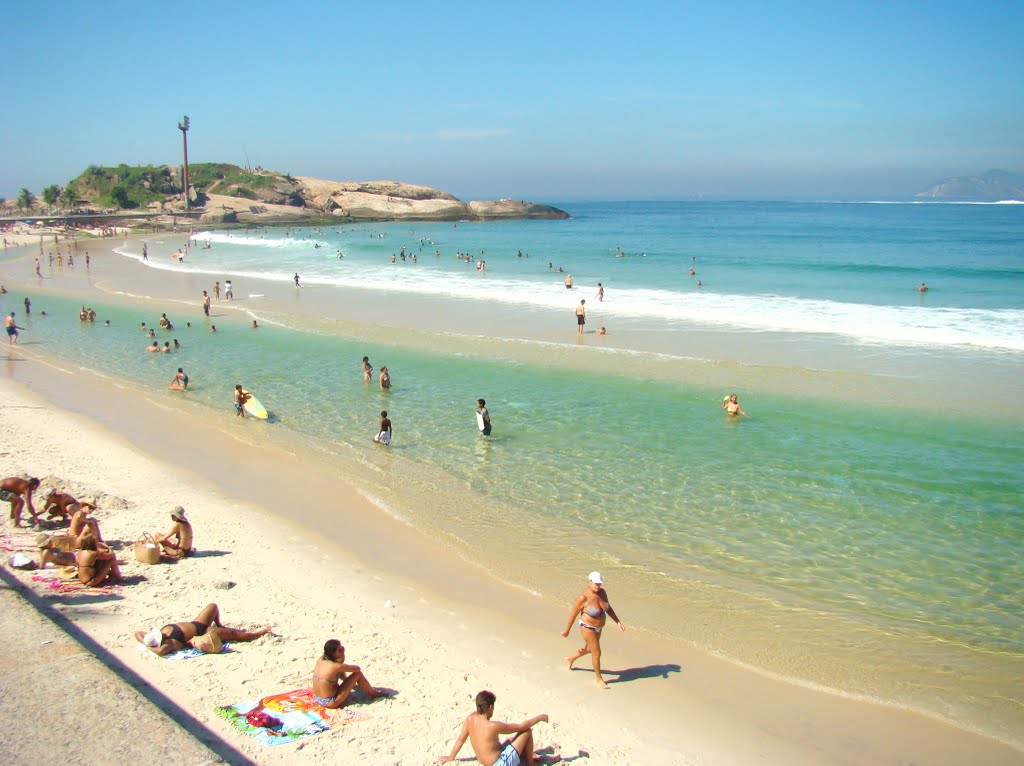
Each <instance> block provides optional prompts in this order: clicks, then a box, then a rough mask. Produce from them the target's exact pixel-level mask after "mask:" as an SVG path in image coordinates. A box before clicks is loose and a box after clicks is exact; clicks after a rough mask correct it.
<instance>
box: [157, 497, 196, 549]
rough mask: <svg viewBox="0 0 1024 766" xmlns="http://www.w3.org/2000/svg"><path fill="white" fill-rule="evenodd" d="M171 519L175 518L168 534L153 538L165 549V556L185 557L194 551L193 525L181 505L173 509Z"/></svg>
mask: <svg viewBox="0 0 1024 766" xmlns="http://www.w3.org/2000/svg"><path fill="white" fill-rule="evenodd" d="M171 519H173V520H174V526H172V527H171V531H170V532H168V533H167V534H166V535H154V536H153V539H154V540H156V542H157V543H158V544H159V545H160V547H161V548H162V549H163V553H164V555H165V556H169V557H171V558H172V559H183V558H185V556H187V555H188V554H190V553H191V552H192V525H191V524H190V523H189V521H188V519H187V518H186V516H185V509H184V508H182V507H181V506H180V505H179V506H177V507H175V508H174V509H173V510H172V511H171Z"/></svg>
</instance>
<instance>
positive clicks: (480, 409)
mask: <svg viewBox="0 0 1024 766" xmlns="http://www.w3.org/2000/svg"><path fill="white" fill-rule="evenodd" d="M476 415H477V424H478V425H480V424H481V423H482V424H483V425H480V433H482V434H483V435H484V436H490V435H491V413H489V412H488V411H487V402H485V401H484V400H483V399H477V400H476Z"/></svg>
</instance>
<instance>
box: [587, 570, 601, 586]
mask: <svg viewBox="0 0 1024 766" xmlns="http://www.w3.org/2000/svg"><path fill="white" fill-rule="evenodd" d="M587 579H588V580H590V582H592V583H597V584H598V585H600V584H601V583H603V582H604V580H602V579H601V573H600V572H591V573H590V574H588V575H587Z"/></svg>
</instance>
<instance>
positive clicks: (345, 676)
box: [313, 638, 381, 708]
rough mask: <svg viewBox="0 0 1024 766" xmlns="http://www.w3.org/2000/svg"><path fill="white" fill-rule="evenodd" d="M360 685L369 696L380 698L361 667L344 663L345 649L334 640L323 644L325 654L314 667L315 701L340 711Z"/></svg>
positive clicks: (379, 693) (379, 694)
mask: <svg viewBox="0 0 1024 766" xmlns="http://www.w3.org/2000/svg"><path fill="white" fill-rule="evenodd" d="M356 686H358V687H359V688H360V689H362V690H363V692H365V694H366V695H367V696H368V697H380V696H381V692H379V691H377V690H376V689H374V688H373V687H372V686H371V685H370V682H369V681H367V680H366V676H364V675H363V671H362V670H360V669H359V666H358V665H346V664H345V647H344V646H342V645H341V642H340V641H339V640H338V639H336V638H332V639H330V640H329V641H328V642H327V643H325V644H324V654H323V656H322V657H321V658H320V659H318V660H317V661H316V667H315V668H313V702H315V703H316V704H318V705H323V706H324V707H325V708H340V707H341V706H342V705H344V704H345V703H346V702H348V699H349V695H350V694H351V693H352V689H354V688H355V687H356Z"/></svg>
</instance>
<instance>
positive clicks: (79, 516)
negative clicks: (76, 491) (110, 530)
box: [68, 499, 103, 548]
mask: <svg viewBox="0 0 1024 766" xmlns="http://www.w3.org/2000/svg"><path fill="white" fill-rule="evenodd" d="M70 510H71V523H70V524H69V525H68V534H69V535H71V536H72V537H81V536H82V534H83V533H84V532H86V531H88V530H91V531H92V533H93V534H94V535H95V536H96V539H97V540H99V541H100V542H101V543H102V542H103V535H101V534H100V523H99V522H98V521H96V519H94V518H93V517H92V516H90V515H89V513H90V511H95V510H96V506H95V505H94V504H93V502H92V500H88V499H87V500H83V501H82V502H80V503H79V504H78V505H77V506H75V507H73V508H70ZM75 547H76V548H80V547H81V546H80V545H76V546H75Z"/></svg>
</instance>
